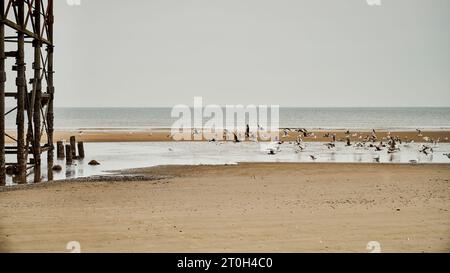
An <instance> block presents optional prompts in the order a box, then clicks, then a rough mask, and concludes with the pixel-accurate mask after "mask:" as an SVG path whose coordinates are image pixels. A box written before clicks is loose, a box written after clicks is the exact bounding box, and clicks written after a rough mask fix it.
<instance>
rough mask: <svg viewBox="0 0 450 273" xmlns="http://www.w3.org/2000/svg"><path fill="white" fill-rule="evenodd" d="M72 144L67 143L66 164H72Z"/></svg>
mask: <svg viewBox="0 0 450 273" xmlns="http://www.w3.org/2000/svg"><path fill="white" fill-rule="evenodd" d="M72 159H73V158H72V146H70V145H69V144H67V145H66V165H72Z"/></svg>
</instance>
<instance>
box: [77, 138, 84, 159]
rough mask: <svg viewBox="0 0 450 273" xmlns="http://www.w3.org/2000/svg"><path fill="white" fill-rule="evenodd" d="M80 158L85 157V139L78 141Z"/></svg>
mask: <svg viewBox="0 0 450 273" xmlns="http://www.w3.org/2000/svg"><path fill="white" fill-rule="evenodd" d="M78 158H79V159H83V158H84V143H83V141H78Z"/></svg>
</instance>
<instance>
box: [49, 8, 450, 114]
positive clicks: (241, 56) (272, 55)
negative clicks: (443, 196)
mask: <svg viewBox="0 0 450 273" xmlns="http://www.w3.org/2000/svg"><path fill="white" fill-rule="evenodd" d="M381 3H382V5H381V6H379V7H373V6H369V5H368V4H367V2H366V0H303V1H301V0H130V1H124V0H81V5H80V6H70V5H68V4H66V0H61V1H55V16H56V22H55V23H56V25H55V31H56V33H55V35H56V36H55V44H56V56H55V70H56V74H55V77H56V78H55V81H56V82H55V83H56V105H57V106H138V107H150V106H173V105H175V104H180V103H182V104H192V103H193V97H194V96H203V97H204V101H205V103H206V104H221V105H223V104H227V103H228V104H244V105H246V104H279V105H281V106H305V107H316V106H339V107H341V106H450V29H449V27H450V1H448V0H381Z"/></svg>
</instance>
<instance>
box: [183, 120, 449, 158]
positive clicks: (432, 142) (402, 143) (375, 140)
mask: <svg viewBox="0 0 450 273" xmlns="http://www.w3.org/2000/svg"><path fill="white" fill-rule="evenodd" d="M260 130H261V131H263V130H264V129H263V128H260V127H259V126H258V133H259V132H260ZM416 132H417V136H418V137H421V138H422V139H423V140H424V144H422V146H420V149H419V151H418V152H420V153H423V154H424V155H427V156H428V155H430V154H433V153H434V148H437V147H438V145H439V142H440V139H439V138H438V139H433V138H430V137H427V136H423V134H422V130H420V129H416ZM229 133H230V132H228V131H227V130H224V132H223V134H224V137H226V135H227V134H229ZM231 133H232V135H233V142H235V143H237V142H241V140H240V139H241V138H240V137H239V134H238V133H237V132H231ZM192 134H193V135H195V134H200V132H199V130H197V129H194V130H193V131H192ZM291 134H296V135H297V138H296V140H295V141H289V142H288V143H289V144H291V145H294V151H295V153H300V152H304V151H305V150H306V146H307V145H306V143H305V142H304V139H307V138H312V139H317V135H315V133H314V132H310V131H308V130H307V129H305V128H297V129H292V128H284V129H282V135H281V139H277V140H276V141H274V142H272V143H269V145H267V148H266V152H267V154H269V155H275V154H277V153H279V152H281V145H283V144H285V141H283V140H282V139H283V138H288V137H290V135H291ZM245 138H246V139H248V140H250V141H253V142H258V137H257V136H256V135H255V134H252V133H251V132H250V129H249V126H248V125H247V129H246V131H245ZM323 138H325V139H329V141H327V142H325V143H324V145H325V146H326V147H327V148H328V149H329V150H332V149H335V148H336V143H337V142H345V146H346V147H355V148H368V149H370V148H373V149H374V151H377V152H381V151H384V150H386V151H387V153H388V154H393V153H397V152H399V151H400V150H401V148H402V147H411V145H412V144H413V143H414V140H412V139H408V137H405V138H403V139H402V138H400V137H399V136H392V135H391V133H390V132H388V133H387V135H386V136H384V137H379V136H378V135H377V132H376V130H375V129H373V130H372V132H371V134H366V135H363V134H358V133H352V132H350V131H349V130H347V131H346V132H345V137H344V138H341V139H337V135H336V134H335V133H325V134H324V135H323ZM355 138H357V139H358V141H356V142H354V143H352V139H355ZM447 140H448V137H446V138H445V141H447ZM209 142H217V139H215V138H212V139H210V140H209ZM219 144H220V143H219ZM443 155H444V156H446V157H448V158H449V159H450V153H445V154H443ZM309 157H310V158H311V160H313V161H315V160H317V159H318V158H317V156H316V155H313V154H311V155H309ZM374 160H375V161H376V162H379V161H380V156H379V155H377V156H376V157H374ZM410 163H417V160H411V161H410Z"/></svg>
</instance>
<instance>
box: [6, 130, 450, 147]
mask: <svg viewBox="0 0 450 273" xmlns="http://www.w3.org/2000/svg"><path fill="white" fill-rule="evenodd" d="M345 132H346V130H314V131H310V133H312V135H311V136H309V137H304V138H303V140H304V141H305V142H329V141H330V140H331V138H330V137H325V134H327V133H330V134H336V138H337V140H338V141H345V140H346V137H347V136H346V134H345ZM350 132H351V135H350V139H351V141H352V142H354V141H361V140H362V139H363V138H365V137H367V136H370V135H371V133H372V130H355V131H350ZM7 133H8V134H9V135H10V136H12V137H15V132H13V131H7ZM389 133H390V136H394V137H399V138H400V139H402V140H409V141H411V140H413V141H414V142H417V143H426V142H431V141H432V140H438V139H439V142H442V143H450V130H436V131H431V130H426V131H422V133H421V134H420V135H419V134H418V133H417V132H416V131H405V130H400V131H377V137H378V141H387V137H388V136H389ZM70 136H75V137H76V138H77V140H78V141H83V142H170V141H175V140H173V139H172V137H171V130H170V129H167V128H159V129H151V130H150V129H147V130H136V131H134V130H131V131H129V130H127V129H123V130H111V129H98V130H97V129H95V130H92V129H89V130H83V129H80V130H58V129H57V130H55V132H54V141H55V142H56V141H68V140H69V138H70ZM298 136H299V133H297V132H290V133H289V134H288V135H287V137H284V136H283V131H282V130H281V131H280V138H279V139H280V140H282V141H295V140H296V139H297V137H298ZM221 137H222V136H218V139H219V140H218V141H220V138H221ZM425 138H428V140H425ZM208 140H209V139H206V138H202V140H193V137H192V139H190V140H183V141H208ZM5 141H6V143H8V144H10V143H14V140H12V139H10V138H8V137H6V138H5ZM42 141H43V142H45V141H46V138H45V136H43V139H42Z"/></svg>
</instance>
